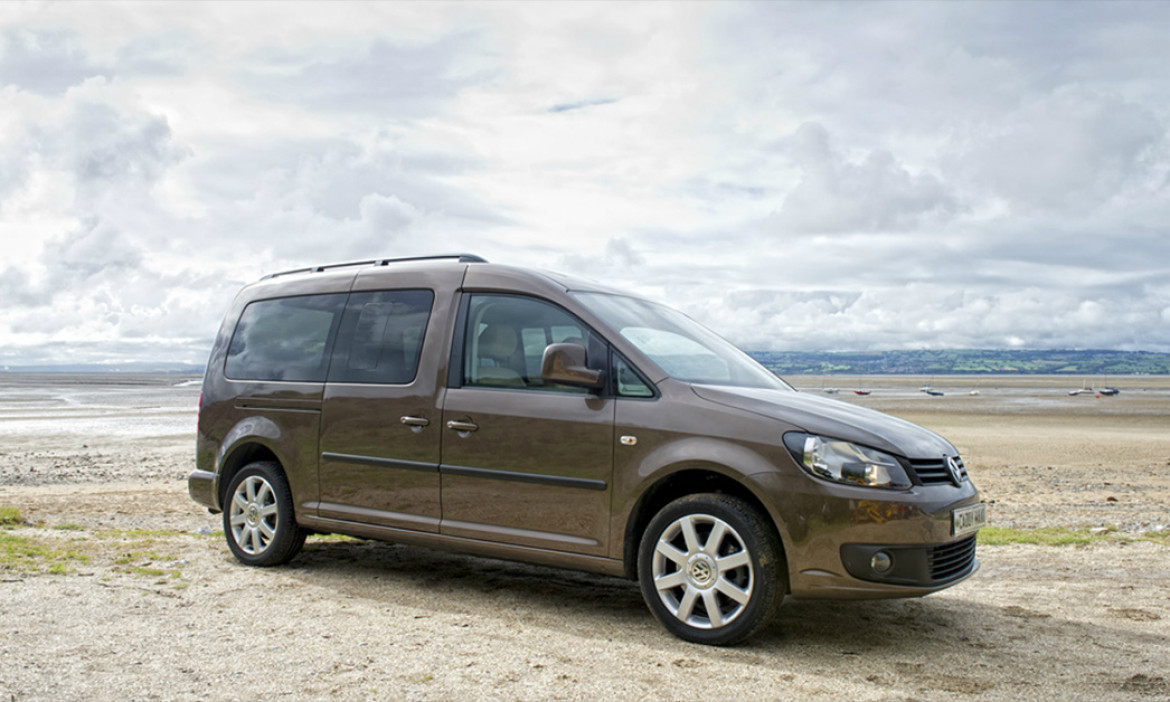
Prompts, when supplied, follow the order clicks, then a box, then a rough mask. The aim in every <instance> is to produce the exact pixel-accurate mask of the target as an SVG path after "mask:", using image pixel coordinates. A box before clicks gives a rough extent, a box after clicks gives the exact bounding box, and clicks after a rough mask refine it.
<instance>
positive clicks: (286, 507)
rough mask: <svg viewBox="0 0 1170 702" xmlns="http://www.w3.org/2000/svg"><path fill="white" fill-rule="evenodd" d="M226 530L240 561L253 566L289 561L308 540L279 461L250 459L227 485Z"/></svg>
mask: <svg viewBox="0 0 1170 702" xmlns="http://www.w3.org/2000/svg"><path fill="white" fill-rule="evenodd" d="M223 533H224V537H225V538H226V539H227V543H228V548H230V549H231V551H232V555H234V556H235V557H236V560H238V561H239V562H241V563H243V564H245V565H250V566H276V565H281V564H283V563H288V562H289V561H290V560H292V558H293V556H296V555H297V553H298V552H299V551H300V550H301V546H303V545H304V544H305V530H304V529H302V528H301V527H299V526H298V525H297V521H296V516H295V515H294V514H293V499H292V492H291V491H290V490H289V487H288V481H287V480H286V479H285V477H284V472H283V471H282V470H281V469H280V465H279V464H277V463H274V462H272V461H259V462H256V463H250V464H248V465H246V466H244V468H243V469H242V470H240V472H238V473H236V474H235V475H234V476H233V477H232V480H231V482H230V483H228V489H227V504H226V505H225V506H224V510H223Z"/></svg>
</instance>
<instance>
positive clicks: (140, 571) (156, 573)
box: [130, 568, 167, 578]
mask: <svg viewBox="0 0 1170 702" xmlns="http://www.w3.org/2000/svg"><path fill="white" fill-rule="evenodd" d="M130 572H131V573H134V574H136V575H149V576H150V577H152V578H160V577H162V576H164V575H166V574H167V572H166V571H165V570H163V569H162V568H131V569H130Z"/></svg>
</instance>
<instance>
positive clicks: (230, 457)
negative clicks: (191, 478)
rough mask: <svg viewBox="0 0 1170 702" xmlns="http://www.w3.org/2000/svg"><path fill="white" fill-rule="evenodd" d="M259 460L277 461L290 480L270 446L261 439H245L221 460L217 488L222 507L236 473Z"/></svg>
mask: <svg viewBox="0 0 1170 702" xmlns="http://www.w3.org/2000/svg"><path fill="white" fill-rule="evenodd" d="M257 461H270V462H272V463H275V464H276V466H277V468H278V469H279V470H280V472H281V473H282V474H284V479H285V480H288V474H287V472H286V471H285V469H284V464H283V463H282V462H281V460H280V458H279V457H277V455H276V452H274V451H273V450H272V448H271V447H270V446H268V445H266V444H264V443H262V442H260V441H243V442H241V443H239V444H237V445H235V446H233V447H232V448H231V450H230V451H229V452H228V453H227V454H226V455H225V456H224V457H223V459H222V460H221V461H220V467H219V486H218V489H217V490H216V496H217V498H218V500H219V506H220V509H223V507H224V505H225V504H226V500H227V489H228V485H230V484H231V482H232V478H233V477H235V475H236V473H238V472H240V471H241V470H243V469H244V467H245V466H247V465H250V464H252V463H256V462H257Z"/></svg>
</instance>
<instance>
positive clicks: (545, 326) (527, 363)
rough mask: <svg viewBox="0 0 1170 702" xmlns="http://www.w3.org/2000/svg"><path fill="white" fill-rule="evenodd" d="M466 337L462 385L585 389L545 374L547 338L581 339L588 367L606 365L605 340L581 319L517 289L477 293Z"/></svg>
mask: <svg viewBox="0 0 1170 702" xmlns="http://www.w3.org/2000/svg"><path fill="white" fill-rule="evenodd" d="M463 339H464V349H463V384H464V385H471V386H483V387H504V388H517V389H536V390H554V391H558V392H573V393H585V392H587V390H585V389H584V388H576V387H569V386H565V385H557V384H545V382H544V381H543V380H542V379H541V377H540V365H541V362H542V360H543V359H544V350H545V348H547V347H548V345H549V344H558V343H571V344H580V345H581V346H584V347H585V349H586V357H587V363H588V365H589V367H590V368H596V369H603V368H604V367H605V356H606V347H605V343H604V342H603V341H602V340H601V339H600V338H599V337H598V336H597V335H596V334H594V333H593V332H592V331H590V329H589V328H588V327H587V326H585V325H584V324H583V323H582V322H581V321H580V320H578V319H577V318H575V317H573V316H572V315H570V314H569V313H568V312H566V311H565V310H563V309H561V308H559V307H557V306H555V305H552V304H550V303H547V302H543V301H541V300H535V299H532V298H527V297H520V296H517V295H486V294H478V295H473V296H472V297H471V301H470V303H469V305H468V314H467V328H466V329H465V331H464V337H463Z"/></svg>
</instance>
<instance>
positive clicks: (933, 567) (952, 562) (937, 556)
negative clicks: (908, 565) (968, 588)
mask: <svg viewBox="0 0 1170 702" xmlns="http://www.w3.org/2000/svg"><path fill="white" fill-rule="evenodd" d="M926 559H927V561H928V565H929V566H930V579H931V580H933V581H934V582H935V583H936V584H941V583H945V582H948V581H950V580H954V579H956V578H958V577H960V576H962V575H963V574H965V573H966V572H967V571H969V570H971V564H972V563H974V562H975V537H974V536H968V537H967V538H965V539H963V540H962V541H956V542H954V543H950V544H944V545H942V546H931V547H930V548H928V549H926Z"/></svg>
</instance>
